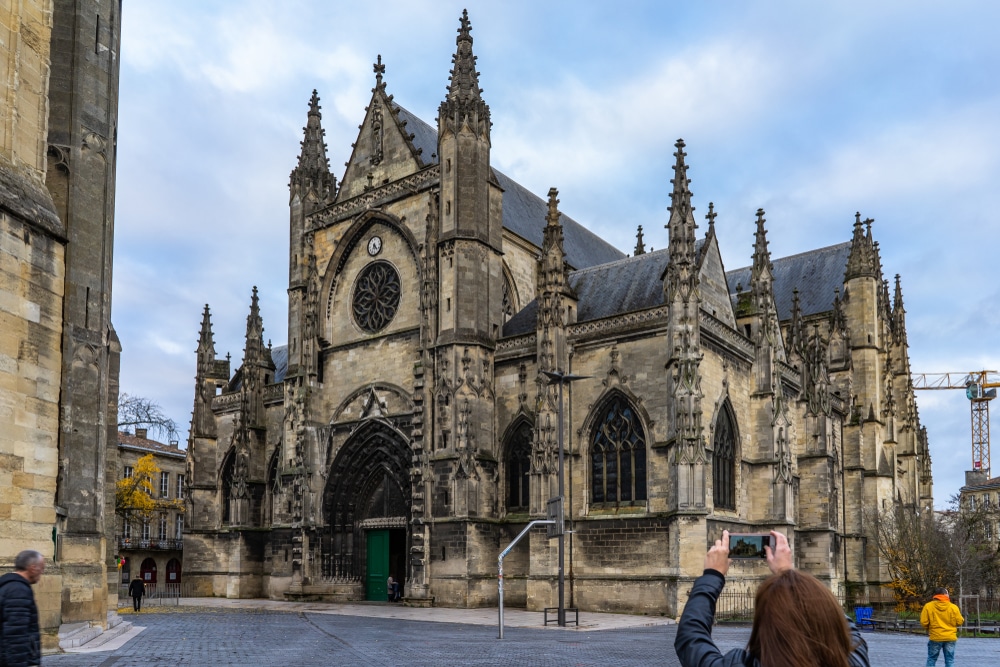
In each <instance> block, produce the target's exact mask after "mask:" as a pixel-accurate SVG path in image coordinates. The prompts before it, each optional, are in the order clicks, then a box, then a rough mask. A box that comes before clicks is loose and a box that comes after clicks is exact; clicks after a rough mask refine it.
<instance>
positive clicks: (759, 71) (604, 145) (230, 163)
mask: <svg viewBox="0 0 1000 667" xmlns="http://www.w3.org/2000/svg"><path fill="white" fill-rule="evenodd" d="M464 7H468V10H469V16H470V19H471V22H472V28H473V30H472V35H473V38H474V47H473V48H474V52H475V53H476V55H477V56H478V69H479V71H480V85H481V86H482V88H483V90H484V92H483V96H484V98H485V100H486V102H487V103H488V104H489V105H490V109H491V114H492V120H493V132H492V161H493V164H494V166H496V167H497V168H499V169H500V170H501V171H503V172H504V173H506V174H508V175H509V176H511V177H512V178H514V179H515V180H517V181H519V182H520V183H522V184H524V185H525V186H527V187H528V188H529V189H531V190H532V191H534V192H535V193H537V194H539V195H541V196H544V194H545V193H546V192H547V191H548V189H549V188H550V187H557V188H558V189H559V192H560V194H559V198H560V201H561V204H560V209H561V210H562V211H563V212H564V213H566V214H567V215H569V216H571V217H572V218H574V219H575V220H577V221H578V222H580V223H582V224H584V225H585V226H587V227H588V228H590V229H591V230H592V231H594V232H595V233H597V234H599V235H600V236H602V237H603V238H605V239H606V240H608V241H609V242H610V243H612V244H613V245H615V246H616V247H618V248H619V249H621V250H622V251H624V252H628V253H631V252H632V250H633V248H634V246H635V233H636V227H637V226H638V225H642V227H643V230H644V236H645V240H646V246H647V249H649V248H650V247H652V248H661V247H665V246H666V245H667V231H666V229H665V228H664V225H665V224H666V222H667V216H668V213H667V207H668V206H669V192H670V187H671V186H670V182H669V180H670V178H672V176H673V171H672V169H671V167H672V165H673V163H674V158H673V156H672V153H673V152H674V148H673V144H674V142H675V141H676V140H677V139H678V138H683V139H684V140H685V142H686V144H687V149H686V150H687V153H688V157H687V162H688V165H689V170H688V175H689V177H690V178H691V190H692V192H693V194H694V204H695V207H696V208H697V209H698V211H700V213H698V212H696V217H697V218H698V219H701V216H702V215H703V214H704V212H706V211H707V208H708V202H709V201H712V202H714V204H715V210H716V212H717V213H718V218H717V220H716V230H717V234H718V236H719V239H720V245H721V249H722V257H723V261H724V263H725V266H726V268H727V269H735V268H739V267H742V266H746V265H748V264H750V261H751V255H752V244H753V233H754V228H755V220H756V217H755V212H756V210H757V209H758V208H763V209H765V211H766V218H767V229H768V240H769V242H770V250H771V253H772V257H773V258H778V257H784V256H787V255H792V254H796V253H799V252H803V251H806V250H809V249H812V248H818V247H823V246H827V245H832V244H835V243H840V242H843V241H848V240H850V238H851V233H852V225H853V222H854V215H855V212H860V213H861V215H862V218H868V217H870V218H873V219H874V220H875V223H874V226H873V233H874V236H875V239H876V240H877V241H878V242H879V244H880V248H881V254H882V261H883V266H884V270H885V273H886V277H887V278H889V279H890V280H892V277H893V276H894V275H895V274H897V273H898V274H900V275H901V276H902V278H901V280H902V288H903V295H904V303H905V308H906V313H907V315H906V316H907V329H908V336H909V343H910V361H911V367H912V369H913V371H914V372H926V373H937V372H968V371H978V370H1000V349H998V346H997V342H998V338H1000V336H998V330H1000V284H998V281H997V279H996V277H995V276H994V266H993V263H994V259H995V257H996V254H997V249H998V247H1000V222H998V220H997V212H998V211H1000V187H997V184H998V183H1000V123H998V119H1000V86H998V72H1000V40H997V39H996V26H997V25H1000V4H997V3H994V2H991V1H990V0H981V1H979V2H971V1H963V0H953V1H952V2H948V3H942V2H939V1H937V2H925V1H922V0H882V1H880V2H877V3H873V2H870V0H867V1H863V2H862V1H855V0H838V1H837V2H830V3H814V2H809V3H804V2H801V1H800V0H792V1H788V2H783V1H779V0H773V1H764V0H739V1H737V0H732V1H730V0H716V1H712V2H698V3H693V2H659V1H650V2H640V1H631V0H621V1H620V2H615V3H610V2H588V1H583V0H575V1H566V2H559V1H549V2H538V1H537V0H533V1H524V0H505V1H504V2H493V1H491V2H485V1H477V0H466V1H465V2H453V1H452V0H434V1H430V0H405V1H396V0H384V1H383V2H380V3H378V4H377V5H372V4H370V3H348V2H330V1H329V0H283V1H282V2H280V3H275V2H273V0H269V1H262V0H228V1H225V0H169V1H168V0H129V1H128V2H126V3H124V8H123V16H122V37H121V48H120V62H121V74H120V98H119V128H118V162H117V170H118V171H117V190H116V199H117V201H116V213H115V217H116V219H115V260H114V286H113V305H112V319H113V322H114V325H115V327H116V330H117V332H118V335H119V337H120V339H121V341H122V346H123V353H122V360H121V389H122V391H124V392H128V393H130V394H136V395H140V396H144V397H146V398H149V399H151V400H153V401H155V402H157V403H158V404H159V405H160V406H161V407H162V408H163V410H164V411H165V412H166V414H167V415H168V416H170V417H172V418H173V419H174V420H175V421H177V423H178V424H179V425H180V426H181V443H182V446H183V443H184V441H185V440H186V437H187V426H188V423H189V421H190V415H191V406H192V401H193V398H194V374H195V354H194V351H195V348H196V347H197V341H198V333H199V327H200V324H201V316H202V309H203V308H204V305H205V304H208V305H209V306H210V308H211V312H212V323H213V330H214V333H215V343H216V351H217V353H218V355H219V356H225V355H226V354H227V353H229V354H231V355H232V359H233V369H234V370H235V368H236V366H237V365H238V364H239V362H240V359H241V358H242V354H243V342H244V334H245V330H246V316H247V313H248V310H249V303H250V294H251V290H252V288H253V286H257V288H258V289H259V292H260V304H261V314H262V317H263V320H264V327H265V332H264V337H265V340H270V341H272V342H273V344H274V345H276V346H277V345H281V344H284V343H285V337H286V332H287V296H286V289H287V286H288V177H289V173H290V172H291V170H292V169H293V168H294V166H295V164H296V160H297V157H298V153H299V142H300V141H301V140H302V128H303V126H304V125H305V122H306V112H307V110H308V101H309V98H310V95H311V93H312V91H313V89H316V90H317V91H318V93H319V96H320V99H321V105H322V113H323V127H324V129H325V131H326V141H327V146H328V156H329V158H330V164H331V168H332V169H333V171H334V174H335V175H336V176H337V178H338V180H339V179H340V178H341V177H342V176H343V171H344V167H343V166H342V165H343V163H344V162H345V161H346V160H347V159H348V158H349V156H350V148H351V143H352V142H353V141H354V140H355V138H356V136H357V126H358V124H359V123H361V121H362V120H363V118H364V107H365V105H366V104H367V102H368V100H369V98H370V95H371V89H372V87H373V86H374V83H375V81H374V74H373V71H372V63H374V62H375V60H376V58H377V57H378V56H379V55H381V56H382V61H383V63H385V65H386V73H385V82H386V84H387V89H388V92H389V93H391V94H393V95H394V96H395V101H396V102H397V103H398V104H400V105H402V106H404V107H406V108H407V109H408V110H410V111H411V112H413V113H415V114H416V115H418V116H419V117H421V118H423V119H424V120H425V121H428V122H430V123H431V124H432V125H433V124H434V122H435V119H436V113H437V107H438V105H439V104H440V103H441V101H442V100H443V98H444V94H445V90H446V86H447V84H448V75H449V71H450V69H451V56H452V55H453V53H454V51H455V36H456V30H457V28H458V23H459V17H460V16H461V12H462V9H463V8H464ZM540 224H541V223H540ZM704 231H705V230H704V226H702V229H701V230H700V232H699V233H702V234H703V233H704ZM917 402H918V406H919V412H920V418H921V421H922V423H923V425H925V426H926V427H927V430H928V435H929V440H930V448H931V455H932V459H933V472H934V496H935V505H936V506H937V507H938V508H944V507H945V506H947V504H948V502H949V499H950V497H951V496H952V495H954V494H956V493H957V492H958V489H959V487H960V486H961V485H962V484H963V483H964V471H965V470H968V469H969V468H970V467H971V444H970V443H971V440H970V411H969V401H968V400H967V399H966V398H965V395H964V392H962V391H921V392H918V394H917ZM998 411H1000V403H997V404H996V405H995V407H994V413H996V412H998ZM997 419H1000V417H997V416H995V417H994V418H993V422H994V424H998V423H1000V422H997ZM995 431H996V432H997V433H1000V426H997V428H996V429H995ZM994 450H996V453H997V457H998V465H997V468H995V469H994V474H997V473H1000V443H997V446H995V447H994Z"/></svg>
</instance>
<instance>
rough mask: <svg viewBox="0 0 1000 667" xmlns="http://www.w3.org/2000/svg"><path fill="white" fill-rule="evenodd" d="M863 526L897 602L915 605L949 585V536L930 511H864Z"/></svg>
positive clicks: (904, 508) (899, 508) (895, 508)
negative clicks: (866, 527)
mask: <svg viewBox="0 0 1000 667" xmlns="http://www.w3.org/2000/svg"><path fill="white" fill-rule="evenodd" d="M864 518H865V523H866V524H867V525H868V527H869V531H868V532H869V535H870V536H871V538H872V539H873V541H874V542H875V548H876V549H878V553H879V555H880V556H881V559H882V562H883V563H885V566H886V569H887V570H888V574H889V577H890V580H891V581H890V583H889V584H888V586H889V588H891V589H892V590H893V592H894V593H895V594H896V599H897V601H898V602H899V603H901V604H904V605H908V606H916V605H919V604H920V603H921V601H922V598H924V597H925V596H926V595H927V594H929V593H930V592H931V591H932V590H933V589H934V588H936V587H938V586H946V585H948V583H949V579H950V577H949V567H948V562H949V557H948V549H949V546H948V540H949V536H948V535H947V531H946V530H945V528H944V526H942V525H941V524H940V523H939V522H938V521H937V520H936V518H935V516H934V513H933V512H929V511H928V512H923V511H920V510H919V509H918V508H915V507H911V506H906V505H898V504H897V505H894V506H892V507H890V508H887V509H885V510H883V511H878V510H877V509H874V508H873V509H870V510H868V511H866V512H865V517H864Z"/></svg>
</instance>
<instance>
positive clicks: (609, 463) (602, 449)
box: [590, 395, 646, 504]
mask: <svg viewBox="0 0 1000 667" xmlns="http://www.w3.org/2000/svg"><path fill="white" fill-rule="evenodd" d="M590 462H591V466H590V488H591V494H592V495H591V497H592V501H593V503H595V504H631V503H634V502H637V501H642V500H646V437H645V434H644V432H643V429H642V424H641V423H640V421H639V417H638V415H637V414H636V413H635V410H634V409H633V408H632V405H631V404H630V403H629V402H628V400H627V399H626V398H625V397H624V396H620V395H619V396H615V397H614V398H613V399H612V400H611V401H609V402H608V403H607V404H606V406H605V408H604V412H603V414H602V415H601V417H600V419H599V420H598V422H597V424H596V425H595V427H594V431H593V434H592V436H591V445H590Z"/></svg>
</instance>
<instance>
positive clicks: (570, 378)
mask: <svg viewBox="0 0 1000 667" xmlns="http://www.w3.org/2000/svg"><path fill="white" fill-rule="evenodd" d="M542 373H544V374H545V375H546V377H548V378H549V384H552V383H558V384H559V413H558V415H559V416H558V417H557V418H558V420H559V498H560V502H562V499H563V498H564V495H563V385H566V384H569V383H570V382H576V381H577V380H585V379H587V378H589V377H590V376H589V375H573V374H572V373H563V372H562V371H542ZM562 529H563V527H562V526H559V538H558V539H559V617H558V618H559V626H560V627H566V574H565V571H566V567H565V566H566V536H565V535H564V534H563V530H562Z"/></svg>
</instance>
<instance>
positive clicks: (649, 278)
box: [503, 238, 705, 336]
mask: <svg viewBox="0 0 1000 667" xmlns="http://www.w3.org/2000/svg"><path fill="white" fill-rule="evenodd" d="M704 246H705V239H704V238H700V239H698V241H697V243H696V245H695V252H696V255H697V257H698V258H699V259H700V257H701V251H702V249H703V248H704ZM669 263H670V251H669V249H667V248H663V249H661V250H656V251H653V252H647V253H645V254H643V255H638V256H636V257H626V258H625V259H620V260H618V261H615V262H608V263H605V264H600V265H598V266H592V267H589V268H586V269H581V270H579V271H572V272H570V274H569V284H570V287H572V288H573V290H574V291H575V292H576V295H577V297H578V299H579V301H578V308H579V310H578V311H577V321H578V322H588V321H590V320H599V319H602V318H605V317H611V316H613V315H619V314H621V313H630V312H633V311H637V310H645V309H646V308H654V307H656V306H659V305H661V304H662V303H663V274H664V272H665V271H666V270H667V264H669ZM537 321H538V303H537V301H532V302H531V303H529V304H528V305H527V306H525V307H524V308H522V309H521V310H520V312H518V313H516V314H515V315H514V317H512V318H510V320H508V321H507V324H505V325H504V328H503V335H504V336H519V335H521V334H526V333H530V332H532V331H534V330H535V327H536V324H537Z"/></svg>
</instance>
